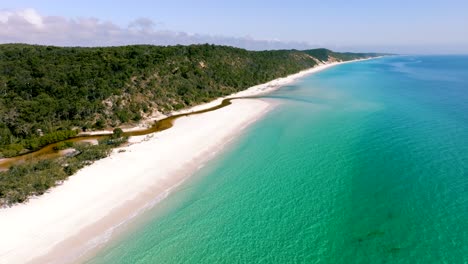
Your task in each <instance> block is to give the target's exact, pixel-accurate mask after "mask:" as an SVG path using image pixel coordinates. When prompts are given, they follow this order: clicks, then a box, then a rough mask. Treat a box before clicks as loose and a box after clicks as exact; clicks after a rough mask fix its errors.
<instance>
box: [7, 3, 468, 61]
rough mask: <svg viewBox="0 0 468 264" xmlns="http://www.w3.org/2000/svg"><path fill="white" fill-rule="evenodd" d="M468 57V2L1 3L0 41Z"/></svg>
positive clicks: (71, 44) (70, 44)
mask: <svg viewBox="0 0 468 264" xmlns="http://www.w3.org/2000/svg"><path fill="white" fill-rule="evenodd" d="M12 42H23V43H31V44H45V45H58V46H109V45H126V44H156V45H174V44H192V43H213V44H222V45H230V46H237V47H241V48H247V49H252V50H259V49H260V50H261V49H282V48H296V49H306V48H315V47H326V48H330V49H333V50H337V51H366V52H370V51H375V52H390V53H402V54H406V53H410V54H434V53H437V54H461V53H464V54H468V1H467V0H463V1H462V0H445V1H434V0H427V1H418V0H413V1H411V0H405V1H402V0H393V1H387V0H381V1H375V0H374V1H371V0H366V1H364V0H355V1H350V0H348V1H337V0H326V1H325V0H321V1H315V0H310V1H305V0H288V1H285V0H283V1H277V0H270V1H254V0H250V1H245V0H237V1H220V0H218V1H213V0H194V1H188V0H186V1H182V0H166V1H160V0H153V1H149V0H132V1H118V0H114V1H108V0H101V1H98V0H93V1H91V0H78V1H65V0H0V43H12Z"/></svg>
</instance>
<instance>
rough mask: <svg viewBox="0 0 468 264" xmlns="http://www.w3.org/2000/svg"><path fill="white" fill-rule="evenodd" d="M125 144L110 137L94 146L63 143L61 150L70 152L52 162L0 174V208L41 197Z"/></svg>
mask: <svg viewBox="0 0 468 264" xmlns="http://www.w3.org/2000/svg"><path fill="white" fill-rule="evenodd" d="M126 141H127V138H126V137H116V135H115V134H114V135H112V136H110V137H109V138H106V139H104V140H101V141H99V144H98V145H91V144H87V143H75V144H74V143H72V142H64V143H63V149H65V148H71V149H72V150H73V152H71V153H70V155H65V156H64V157H61V158H58V159H53V160H39V161H37V160H36V161H34V160H33V161H28V162H26V163H24V164H20V165H16V166H13V167H11V168H10V169H9V170H8V171H4V172H0V207H2V206H9V205H12V204H15V203H21V202H24V201H27V199H28V198H29V197H30V196H32V195H41V194H43V193H44V192H46V191H47V190H48V189H49V188H51V187H53V186H55V185H57V184H60V183H61V182H62V181H64V180H65V179H66V178H67V177H68V176H70V175H72V174H74V173H75V172H76V171H77V170H79V169H81V168H83V167H84V166H86V165H89V164H91V163H93V162H94V161H95V160H99V159H102V158H105V157H107V156H108V155H109V153H110V152H111V150H112V148H114V147H117V146H120V145H121V144H123V143H125V142H126Z"/></svg>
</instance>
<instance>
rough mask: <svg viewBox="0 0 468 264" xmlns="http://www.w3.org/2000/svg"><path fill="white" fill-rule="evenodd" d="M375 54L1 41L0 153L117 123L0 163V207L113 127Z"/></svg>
mask: <svg viewBox="0 0 468 264" xmlns="http://www.w3.org/2000/svg"><path fill="white" fill-rule="evenodd" d="M375 55H376V54H354V53H336V52H333V51H330V50H327V49H315V50H306V51H297V50H276V51H247V50H243V49H238V48H232V47H225V46H215V45H207V44H206V45H192V46H169V47H158V46H148V45H139V46H125V47H105V48H75V47H73V48H71V47H70V48H61V47H51V46H34V45H24V44H6V45H0V158H2V157H13V156H16V155H19V154H23V153H26V152H30V151H34V150H37V149H40V148H41V147H43V146H46V145H48V144H51V143H54V142H59V141H63V140H64V139H68V138H71V137H74V136H76V135H77V134H78V133H79V132H80V131H86V130H90V129H104V128H111V127H112V128H114V133H113V135H111V136H109V137H107V138H106V139H104V140H101V141H99V144H98V145H91V144H78V143H72V142H67V141H65V142H61V143H58V144H57V145H56V146H54V150H56V151H59V150H64V149H70V150H72V152H71V153H69V154H67V155H65V156H64V157H60V158H57V159H53V160H39V161H38V160H36V161H29V162H26V163H24V164H19V165H15V166H13V167H11V168H10V169H9V170H8V171H4V172H0V206H6V205H11V204H14V203H18V202H23V201H25V200H27V199H28V197H30V196H31V195H40V194H42V193H44V192H45V191H47V190H48V189H49V188H50V187H52V186H55V185H56V184H59V183H60V182H61V181H63V180H65V179H66V178H67V177H68V176H70V175H72V174H74V173H75V172H76V171H77V170H79V169H80V168H82V167H83V166H86V165H87V164H90V163H92V162H93V161H95V160H98V159H102V158H104V157H106V156H107V155H109V153H110V151H111V150H112V148H114V147H117V146H120V145H121V144H123V143H125V142H126V141H127V138H126V137H125V136H124V133H123V131H122V129H120V128H118V126H120V125H122V124H131V123H134V122H138V121H140V120H141V119H142V118H144V117H145V116H148V115H150V114H152V113H153V112H154V111H159V112H162V113H168V112H171V111H173V110H178V109H181V108H184V107H188V106H192V105H196V104H199V103H203V102H208V101H210V100H213V99H215V98H218V97H221V96H226V95H229V94H232V93H235V92H238V91H241V90H244V89H246V88H248V87H250V86H253V85H257V84H260V83H264V82H267V81H270V80H272V79H276V78H279V77H284V76H287V75H289V74H292V73H296V72H298V71H301V70H304V69H307V68H310V67H313V66H315V65H316V64H317V63H318V62H320V61H335V60H351V59H357V58H365V57H371V56H375Z"/></svg>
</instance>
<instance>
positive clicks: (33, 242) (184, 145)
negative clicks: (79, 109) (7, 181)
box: [0, 63, 340, 264]
mask: <svg viewBox="0 0 468 264" xmlns="http://www.w3.org/2000/svg"><path fill="white" fill-rule="evenodd" d="M337 64H340V63H330V64H324V65H319V66H317V67H314V68H312V69H309V70H305V71H302V72H299V73H297V74H294V75H291V76H288V77H285V78H280V79H276V80H273V81H271V82H268V83H266V84H261V85H257V86H254V87H251V88H249V89H247V90H245V91H242V92H239V93H236V94H233V95H230V96H229V97H248V96H256V95H260V94H263V93H268V92H271V91H273V90H275V89H278V88H280V87H281V86H284V85H287V84H290V83H292V82H294V81H296V80H298V79H300V78H302V77H304V76H306V75H309V74H312V73H314V72H318V71H321V70H324V69H327V68H329V67H332V66H334V65H337ZM223 99H224V98H219V99H217V100H214V101H212V102H210V103H207V104H203V105H199V106H196V107H193V108H190V109H186V110H182V111H178V112H176V113H174V114H178V113H184V112H191V111H197V110H201V109H205V108H209V107H212V106H214V105H217V104H219V103H220V102H221V101H222V100H223ZM273 107H274V105H273V104H272V103H270V102H268V101H265V100H261V99H239V100H234V101H233V104H232V105H229V106H227V107H224V108H221V109H219V110H216V111H212V112H207V113H203V114H199V115H193V116H189V117H182V118H179V119H177V120H176V121H175V125H174V127H172V128H171V129H168V130H165V131H162V132H159V133H155V134H152V135H147V136H140V137H132V138H130V142H131V143H133V144H130V145H129V146H126V147H123V148H119V149H115V150H114V151H113V153H112V154H111V155H110V156H109V157H107V158H105V159H102V160H99V161H96V162H95V163H93V164H92V165H90V166H88V167H85V168H83V169H82V170H80V171H79V172H78V173H77V174H75V175H73V176H71V177H70V178H69V179H68V180H67V181H65V182H64V183H63V184H62V185H60V186H58V187H55V188H53V189H51V190H50V191H49V192H47V193H46V194H44V195H42V196H40V197H35V198H32V199H30V201H28V202H27V203H24V204H19V205H15V206H13V207H10V208H2V209H0V234H1V237H0V263H9V264H10V263H28V262H30V263H67V262H73V261H76V259H77V258H79V257H80V255H81V254H83V252H86V251H87V250H89V249H92V248H93V247H95V246H96V245H97V244H100V243H103V242H105V241H106V240H107V239H109V237H110V236H111V234H112V231H113V230H114V229H115V228H116V227H118V226H121V225H122V224H124V223H126V222H127V221H128V220H129V219H131V218H132V217H133V216H136V215H138V214H139V213H141V212H142V211H144V210H146V209H148V208H150V207H151V206H152V205H154V204H155V203H156V202H157V201H159V200H161V199H163V198H164V197H165V196H167V194H168V193H170V190H171V189H173V188H174V187H175V186H177V185H179V184H180V183H181V182H183V181H184V179H186V178H187V177H189V176H190V175H192V174H193V173H194V172H195V171H196V170H197V169H198V168H200V166H201V165H202V164H204V163H205V162H207V161H208V160H210V159H211V158H213V156H214V155H215V154H216V153H217V152H219V151H220V150H222V149H223V147H224V146H225V145H226V144H228V143H227V142H229V141H230V140H231V139H233V138H235V137H236V136H237V135H239V134H240V133H241V132H242V130H243V129H244V128H245V127H247V126H248V125H249V124H251V123H252V122H254V121H255V120H258V119H259V118H261V117H262V116H263V115H264V114H265V113H267V112H268V111H269V110H270V109H272V108H273ZM159 118H161V117H154V119H159Z"/></svg>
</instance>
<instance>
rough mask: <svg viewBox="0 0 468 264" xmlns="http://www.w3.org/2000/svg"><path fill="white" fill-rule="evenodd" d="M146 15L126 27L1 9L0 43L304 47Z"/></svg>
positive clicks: (98, 21)
mask: <svg viewBox="0 0 468 264" xmlns="http://www.w3.org/2000/svg"><path fill="white" fill-rule="evenodd" d="M156 27H157V24H156V23H155V22H154V21H152V20H151V19H148V18H138V19H136V20H134V21H133V22H131V23H130V24H129V25H128V27H121V26H118V25H116V24H114V23H112V22H110V21H102V20H100V19H98V18H92V17H88V18H75V19H70V18H65V17H61V16H42V15H40V14H39V13H38V12H37V11H36V10H34V9H25V10H16V11H12V10H0V43H29V44H42V45H56V46H117V45H130V44H154V45H175V44H182V45H188V44H201V43H212V44H219V45H228V46H236V47H241V48H246V49H252V50H259V49H287V48H288V49H289V48H296V49H306V48H310V47H311V46H310V45H309V44H307V43H302V42H282V41H279V40H257V39H253V38H251V37H240V38H235V37H226V36H213V35H201V34H189V33H186V32H176V31H168V30H157V29H156Z"/></svg>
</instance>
